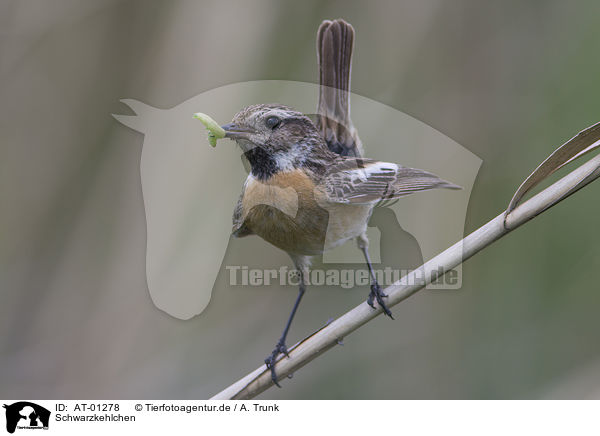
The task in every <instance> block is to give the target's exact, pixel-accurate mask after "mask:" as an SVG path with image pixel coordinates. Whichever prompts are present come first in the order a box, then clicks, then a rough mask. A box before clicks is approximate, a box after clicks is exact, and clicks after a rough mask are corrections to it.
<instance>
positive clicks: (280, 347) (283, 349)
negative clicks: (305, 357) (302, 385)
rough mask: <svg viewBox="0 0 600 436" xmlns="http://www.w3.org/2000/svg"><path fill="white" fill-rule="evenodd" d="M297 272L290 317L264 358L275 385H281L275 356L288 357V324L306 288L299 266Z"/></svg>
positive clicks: (290, 322) (290, 323) (289, 324)
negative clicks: (296, 292) (276, 372)
mask: <svg viewBox="0 0 600 436" xmlns="http://www.w3.org/2000/svg"><path fill="white" fill-rule="evenodd" d="M298 274H299V275H300V285H299V290H298V297H296V302H295V303H294V307H293V308H292V312H291V313H290V317H289V318H288V320H287V323H286V324H285V328H284V329H283V334H282V335H281V338H279V341H277V345H275V349H274V350H273V352H272V353H271V355H270V356H269V357H267V358H266V359H265V364H266V365H267V368H268V369H270V370H271V380H273V383H274V384H275V386H277V387H281V386H280V385H279V383H277V374H275V363H276V362H277V356H279V355H280V354H285V355H286V356H288V357H289V354H288V350H287V346H286V344H285V340H286V338H287V334H288V331H289V330H290V326H291V325H292V320H293V319H294V315H295V314H296V310H298V306H299V305H300V300H302V296H303V295H304V291H305V290H306V287H305V284H304V274H303V272H302V269H301V268H298Z"/></svg>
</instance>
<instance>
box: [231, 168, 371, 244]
mask: <svg viewBox="0 0 600 436" xmlns="http://www.w3.org/2000/svg"><path fill="white" fill-rule="evenodd" d="M315 187H316V185H315V182H314V181H313V180H312V179H311V178H310V177H309V176H308V175H307V174H306V173H305V172H304V171H302V170H293V171H287V172H279V173H276V174H274V175H273V176H272V177H270V178H268V179H266V180H258V179H256V178H254V177H252V176H249V177H248V180H247V181H246V185H245V190H244V195H243V198H242V222H243V223H244V225H245V226H246V227H248V228H249V229H250V230H251V231H252V232H253V233H255V234H257V235H259V236H260V237H262V238H263V239H265V240H266V241H267V242H270V243H271V244H273V245H275V246H276V247H278V248H281V249H282V250H285V251H287V252H289V253H296V254H303V255H316V254H320V253H322V252H323V251H325V250H327V249H330V248H333V247H335V246H337V245H340V244H342V243H343V242H345V241H346V240H348V239H350V238H353V237H356V236H358V235H360V234H361V233H362V232H364V231H365V229H366V225H367V221H368V219H369V216H370V212H371V207H370V206H365V205H345V204H332V203H329V202H328V201H327V199H326V198H325V197H324V194H323V191H322V190H320V189H315Z"/></svg>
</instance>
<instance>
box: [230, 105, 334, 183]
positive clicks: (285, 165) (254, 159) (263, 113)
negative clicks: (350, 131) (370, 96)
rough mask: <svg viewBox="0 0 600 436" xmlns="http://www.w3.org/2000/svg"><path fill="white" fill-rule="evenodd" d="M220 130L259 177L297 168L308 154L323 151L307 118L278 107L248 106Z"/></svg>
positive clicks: (314, 128)
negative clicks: (231, 140) (236, 145)
mask: <svg viewBox="0 0 600 436" xmlns="http://www.w3.org/2000/svg"><path fill="white" fill-rule="evenodd" d="M222 127H223V129H224V130H225V137H226V138H230V139H233V140H234V141H236V142H237V143H238V145H239V146H240V148H241V149H242V151H243V152H244V154H245V155H246V157H247V158H248V161H249V162H250V165H251V166H252V171H253V173H255V175H259V176H261V175H264V174H266V176H269V175H271V174H272V173H274V172H277V171H282V170H283V171H285V170H290V169H293V168H296V167H298V166H301V165H302V164H303V163H304V162H305V160H306V159H307V158H310V154H311V152H313V151H315V150H321V149H323V147H325V148H326V146H325V145H324V141H323V138H322V137H321V135H320V133H319V131H318V130H317V128H316V127H315V125H314V124H313V122H312V121H311V120H310V118H308V117H307V116H305V115H304V114H302V113H300V112H297V111H295V110H293V109H292V108H290V107H288V106H283V105H279V104H257V105H252V106H248V107H246V108H244V109H242V110H241V111H239V112H238V113H237V114H236V115H235V116H234V117H233V120H232V122H231V123H230V124H226V125H224V126H222ZM265 169H266V172H265Z"/></svg>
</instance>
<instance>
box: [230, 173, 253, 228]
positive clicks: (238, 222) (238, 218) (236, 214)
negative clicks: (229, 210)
mask: <svg viewBox="0 0 600 436" xmlns="http://www.w3.org/2000/svg"><path fill="white" fill-rule="evenodd" d="M245 189H246V185H245V184H244V187H243V188H242V193H241V194H240V198H239V200H238V202H237V204H236V205H235V208H234V209H233V217H232V221H233V227H232V229H231V234H232V235H233V236H235V237H236V238H243V237H244V236H248V235H252V234H254V233H253V232H252V230H250V229H249V228H248V226H246V224H245V219H244V218H245V217H244V216H243V208H242V199H243V198H244V192H245Z"/></svg>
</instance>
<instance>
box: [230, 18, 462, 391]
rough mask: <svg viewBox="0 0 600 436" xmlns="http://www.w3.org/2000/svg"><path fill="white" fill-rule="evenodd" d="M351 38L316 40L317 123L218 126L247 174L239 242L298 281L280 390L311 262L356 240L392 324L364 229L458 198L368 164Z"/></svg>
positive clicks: (426, 180) (349, 31) (268, 118)
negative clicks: (399, 211)
mask: <svg viewBox="0 0 600 436" xmlns="http://www.w3.org/2000/svg"><path fill="white" fill-rule="evenodd" d="M353 48H354V29H353V27H352V26H351V25H350V24H349V23H347V22H345V21H344V20H342V19H338V20H333V21H330V20H325V21H323V23H322V24H321V26H320V27H319V30H318V32H317V55H318V61H319V73H320V84H321V86H320V91H319V102H318V106H317V114H316V119H315V120H314V121H313V120H312V119H311V118H309V117H308V116H307V115H305V114H303V113H301V112H298V111H296V110H294V109H293V108H292V107H289V106H287V105H283V104H278V103H262V104H254V105H250V106H247V107H245V108H243V109H242V110H240V111H239V112H238V113H237V114H236V115H235V116H234V117H233V119H232V121H231V123H229V124H226V125H224V126H221V127H222V129H223V130H224V131H225V137H226V138H229V139H231V140H233V141H235V142H236V143H237V145H238V146H239V147H240V149H241V150H242V153H243V155H244V157H245V159H246V160H247V162H248V163H249V167H250V172H249V174H248V177H247V178H246V180H245V182H244V184H243V187H242V192H241V194H240V197H239V199H238V202H237V204H236V205H235V208H234V212H233V218H232V221H233V227H232V235H233V236H234V237H238V238H241V237H245V236H249V235H258V236H259V237H261V238H262V239H264V240H265V241H267V242H268V243H270V244H272V245H274V246H275V247H277V248H279V249H281V250H283V251H285V252H286V253H288V255H289V256H290V257H291V259H292V262H293V263H294V266H295V268H296V270H297V272H298V275H299V280H298V288H299V289H298V295H297V297H296V300H295V302H294V305H293V308H292V311H291V313H290V315H289V317H288V319H287V322H286V324H285V327H284V330H283V333H282V335H281V337H280V338H279V340H278V341H277V343H276V345H275V348H274V349H273V351H272V352H271V354H270V355H268V356H267V358H266V359H265V365H266V367H267V369H268V370H270V371H271V379H272V381H273V383H274V384H275V385H276V386H278V387H281V386H280V385H279V383H278V379H277V374H276V372H275V364H276V362H277V359H278V357H279V356H280V355H285V356H289V353H288V349H287V345H286V339H287V335H288V332H289V330H290V326H291V324H292V321H293V319H294V316H295V314H296V312H297V310H298V306H299V304H300V301H301V300H302V297H303V295H304V293H305V291H306V287H307V285H308V284H309V280H308V278H309V268H310V265H311V259H312V258H313V257H314V256H317V255H320V254H322V253H323V252H325V251H327V250H330V249H332V248H335V247H337V246H339V245H342V244H344V243H346V242H347V241H349V240H352V239H354V240H356V242H357V246H358V248H359V249H360V250H361V251H362V253H363V255H364V258H365V262H366V264H367V267H368V270H369V273H370V280H371V285H370V288H371V289H370V292H369V295H368V297H367V303H368V304H369V305H370V306H371V307H372V308H373V309H374V310H375V302H377V304H378V305H379V307H380V308H381V310H382V311H383V313H385V314H386V315H387V316H389V317H390V318H392V313H391V311H390V309H389V308H388V307H387V305H386V303H385V301H384V298H385V297H386V295H385V294H384V293H383V291H382V289H381V287H380V285H379V283H378V282H377V279H376V276H375V274H374V271H373V267H372V264H371V259H370V257H369V251H368V246H369V241H368V238H367V235H366V230H367V223H368V221H369V219H370V217H371V215H372V213H373V210H374V208H375V207H376V206H378V205H382V204H385V203H386V202H387V201H391V200H396V199H399V198H400V197H404V196H406V195H409V194H412V193H415V192H418V191H426V190H431V189H436V188H447V189H460V187H459V186H457V185H455V184H453V183H450V182H448V181H445V180H442V179H441V178H439V177H438V176H436V175H435V174H432V173H430V172H427V171H424V170H420V169H416V168H408V167H404V166H402V165H399V164H396V163H392V162H382V161H378V160H374V159H369V158H365V157H363V154H364V149H363V145H362V142H361V140H360V138H359V136H358V133H357V130H356V128H355V127H354V125H353V123H352V120H351V119H350V101H349V91H350V73H351V62H352V52H353Z"/></svg>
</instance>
